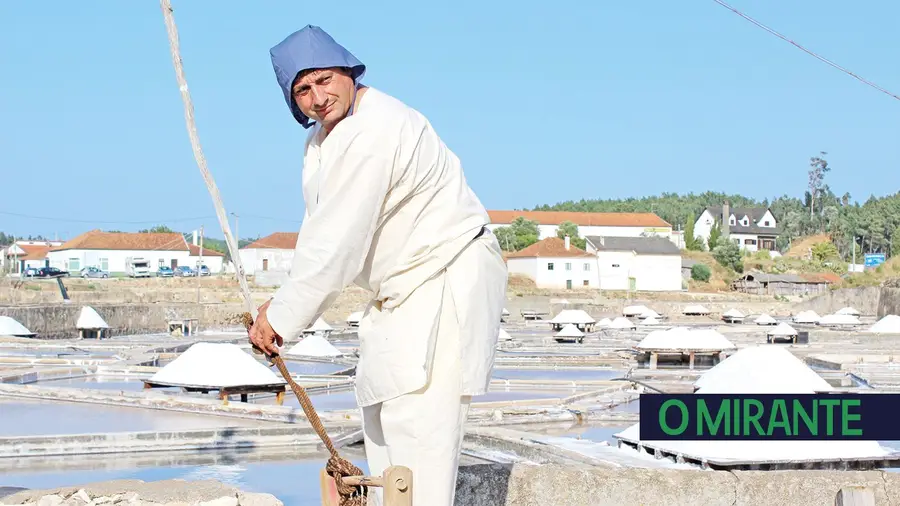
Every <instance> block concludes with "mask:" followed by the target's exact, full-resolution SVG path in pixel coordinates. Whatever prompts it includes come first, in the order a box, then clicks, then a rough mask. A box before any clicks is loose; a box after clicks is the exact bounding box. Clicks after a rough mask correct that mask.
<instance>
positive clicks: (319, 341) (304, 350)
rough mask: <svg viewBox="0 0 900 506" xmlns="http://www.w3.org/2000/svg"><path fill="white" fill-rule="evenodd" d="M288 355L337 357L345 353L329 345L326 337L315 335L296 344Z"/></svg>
mask: <svg viewBox="0 0 900 506" xmlns="http://www.w3.org/2000/svg"><path fill="white" fill-rule="evenodd" d="M287 355H296V356H303V357H337V356H340V355H343V353H341V350H339V349H337V348H335V347H334V346H333V345H332V344H331V343H329V342H328V341H327V340H326V339H325V338H324V337H322V336H320V335H318V334H313V335H311V336H309V337H304V338H303V339H301V340H300V342H299V343H297V344H295V345H294V346H293V347H292V348H291V349H289V350H288V351H287Z"/></svg>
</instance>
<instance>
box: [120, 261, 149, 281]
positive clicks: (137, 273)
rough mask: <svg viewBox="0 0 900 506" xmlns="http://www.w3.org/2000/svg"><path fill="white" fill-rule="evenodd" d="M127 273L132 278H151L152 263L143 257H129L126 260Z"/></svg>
mask: <svg viewBox="0 0 900 506" xmlns="http://www.w3.org/2000/svg"><path fill="white" fill-rule="evenodd" d="M125 273H126V274H128V275H129V276H130V277H132V278H149V277H150V261H149V260H147V259H146V258H142V257H128V258H126V259H125Z"/></svg>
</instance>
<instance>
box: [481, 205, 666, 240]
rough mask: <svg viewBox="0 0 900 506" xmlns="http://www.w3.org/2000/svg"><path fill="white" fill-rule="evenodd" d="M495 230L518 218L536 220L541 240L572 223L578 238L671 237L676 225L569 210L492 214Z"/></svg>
mask: <svg viewBox="0 0 900 506" xmlns="http://www.w3.org/2000/svg"><path fill="white" fill-rule="evenodd" d="M488 215H489V216H490V219H491V223H490V224H489V225H488V226H487V228H489V229H490V230H491V231H494V230H496V229H498V228H500V227H508V226H509V225H510V224H512V222H514V221H516V218H519V217H523V218H525V219H526V220H531V221H535V222H537V224H538V232H539V236H538V239H546V238H548V237H556V230H557V229H558V228H559V225H560V224H562V223H564V222H566V221H570V222H572V223H574V224H575V225H577V226H578V235H579V236H580V237H587V236H589V235H597V236H611V237H641V236H658V237H671V236H672V225H671V224H670V223H669V222H667V221H665V220H663V219H662V218H660V217H659V216H657V215H655V214H653V213H576V212H568V211H488Z"/></svg>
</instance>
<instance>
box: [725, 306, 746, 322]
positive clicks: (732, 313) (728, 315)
mask: <svg viewBox="0 0 900 506" xmlns="http://www.w3.org/2000/svg"><path fill="white" fill-rule="evenodd" d="M744 318H745V317H744V313H742V312H740V311H738V310H737V309H733V308H732V309H729V310H728V311H725V312H724V313H722V319H723V320H725V321H736V320H743V319H744Z"/></svg>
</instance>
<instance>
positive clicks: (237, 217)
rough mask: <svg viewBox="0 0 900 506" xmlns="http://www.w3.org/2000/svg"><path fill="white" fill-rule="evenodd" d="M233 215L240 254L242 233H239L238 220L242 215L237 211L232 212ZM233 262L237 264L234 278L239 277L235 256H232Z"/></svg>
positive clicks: (235, 236) (235, 264) (235, 237)
mask: <svg viewBox="0 0 900 506" xmlns="http://www.w3.org/2000/svg"><path fill="white" fill-rule="evenodd" d="M231 215H232V216H234V241H235V242H236V243H237V250H238V254H239V255H240V251H241V234H239V233H238V220H239V219H240V216H238V215H237V213H231ZM231 264H232V265H234V266H235V269H234V279H238V272H237V261H236V260H235V259H234V258H232V259H231Z"/></svg>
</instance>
